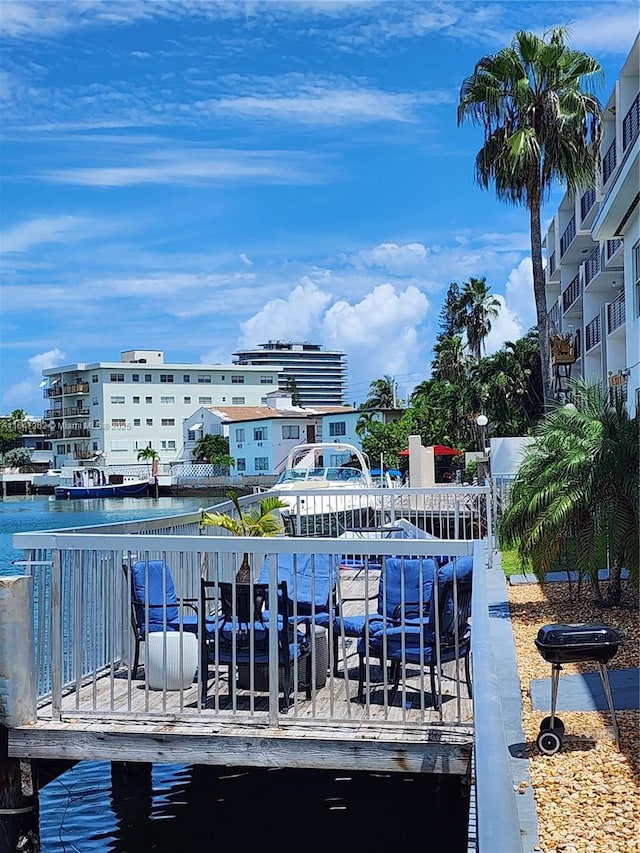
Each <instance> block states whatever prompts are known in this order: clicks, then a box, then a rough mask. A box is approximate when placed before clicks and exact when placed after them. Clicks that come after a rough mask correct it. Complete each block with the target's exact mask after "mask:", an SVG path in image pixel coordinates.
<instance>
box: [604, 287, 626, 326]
mask: <svg viewBox="0 0 640 853" xmlns="http://www.w3.org/2000/svg"><path fill="white" fill-rule="evenodd" d="M624 323H625V307H624V291H622V292H621V293H619V294H618V295H617V296H616V298H615V299H614V300H613V302H608V303H607V334H608V335H610V334H611V332H615V330H616V329H619V328H620V326H623V325H624Z"/></svg>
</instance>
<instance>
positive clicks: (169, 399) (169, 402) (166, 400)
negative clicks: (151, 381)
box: [160, 397, 176, 406]
mask: <svg viewBox="0 0 640 853" xmlns="http://www.w3.org/2000/svg"><path fill="white" fill-rule="evenodd" d="M175 401H176V398H175V397H160V402H161V403H164V404H165V405H169V406H173V404H174V403H175Z"/></svg>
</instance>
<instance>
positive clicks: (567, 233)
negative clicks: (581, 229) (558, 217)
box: [560, 213, 576, 257]
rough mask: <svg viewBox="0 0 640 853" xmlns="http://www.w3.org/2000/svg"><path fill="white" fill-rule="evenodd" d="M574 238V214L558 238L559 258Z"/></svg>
mask: <svg viewBox="0 0 640 853" xmlns="http://www.w3.org/2000/svg"><path fill="white" fill-rule="evenodd" d="M575 236H576V215H575V213H574V214H573V216H572V217H571V219H570V220H569V224H568V225H567V227H566V228H565V229H564V233H563V235H562V237H561V238H560V257H562V256H563V255H564V254H565V252H566V251H567V249H568V248H569V246H570V245H571V243H572V242H573V241H574V239H575Z"/></svg>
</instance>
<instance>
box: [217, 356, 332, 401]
mask: <svg viewBox="0 0 640 853" xmlns="http://www.w3.org/2000/svg"><path fill="white" fill-rule="evenodd" d="M233 355H234V357H235V358H236V362H235V363H236V364H242V365H245V364H252V365H262V366H267V365H268V366H277V367H278V370H279V373H278V387H279V388H280V390H281V391H284V392H287V393H291V394H292V395H293V396H294V399H295V400H296V403H298V404H299V405H300V406H342V405H344V404H345V401H346V393H347V358H346V355H345V353H343V352H339V351H337V350H323V349H322V347H321V346H320V344H312V343H309V342H308V341H305V342H285V341H269V342H268V343H266V344H259V345H258V347H256V348H255V349H246V350H239V351H238V352H234V353H233Z"/></svg>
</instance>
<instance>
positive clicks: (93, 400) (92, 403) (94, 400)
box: [91, 397, 100, 406]
mask: <svg viewBox="0 0 640 853" xmlns="http://www.w3.org/2000/svg"><path fill="white" fill-rule="evenodd" d="M91 405H92V406H99V405H100V400H98V398H97V397H92V398H91Z"/></svg>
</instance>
